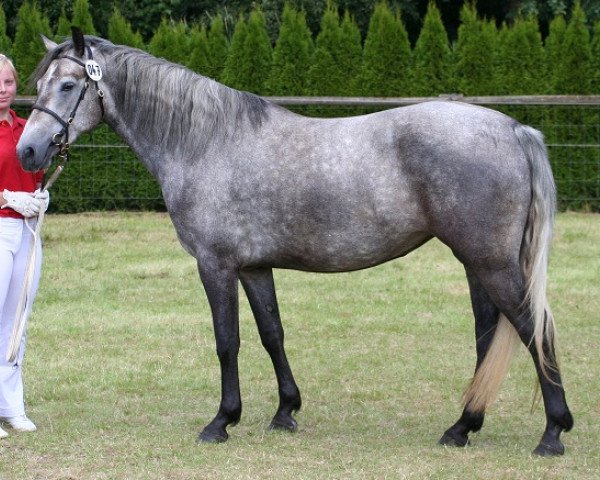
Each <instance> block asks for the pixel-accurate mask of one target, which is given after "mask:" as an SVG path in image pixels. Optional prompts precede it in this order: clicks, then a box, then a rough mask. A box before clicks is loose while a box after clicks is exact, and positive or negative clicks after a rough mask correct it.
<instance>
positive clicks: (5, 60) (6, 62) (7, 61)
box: [0, 53, 19, 83]
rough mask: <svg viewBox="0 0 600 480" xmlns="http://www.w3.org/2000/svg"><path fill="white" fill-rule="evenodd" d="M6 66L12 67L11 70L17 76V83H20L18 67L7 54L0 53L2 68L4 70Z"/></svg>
mask: <svg viewBox="0 0 600 480" xmlns="http://www.w3.org/2000/svg"><path fill="white" fill-rule="evenodd" d="M4 67H8V68H10V71H11V72H12V73H13V75H14V77H15V81H16V82H17V83H19V75H18V74H17V69H16V68H15V66H14V65H13V62H12V61H11V59H10V58H8V57H7V56H6V55H4V54H3V53H0V70H2V69H3V68H4Z"/></svg>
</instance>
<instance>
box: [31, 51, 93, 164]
mask: <svg viewBox="0 0 600 480" xmlns="http://www.w3.org/2000/svg"><path fill="white" fill-rule="evenodd" d="M85 48H86V50H87V57H88V62H85V63H84V62H82V61H81V60H79V59H78V58H75V57H72V56H71V55H63V56H61V57H57V58H56V60H59V59H61V58H67V59H69V60H71V61H73V62H75V63H77V64H78V65H81V66H82V67H83V68H84V69H85V72H86V74H87V76H88V78H89V79H91V80H92V81H93V82H94V85H95V87H96V93H97V94H98V98H99V99H100V110H101V111H102V117H104V102H103V99H104V92H103V91H102V89H100V87H99V86H98V80H100V78H101V77H102V75H101V74H100V75H99V76H98V75H96V74H95V72H94V71H93V68H94V67H93V66H90V63H91V62H93V58H92V50H91V48H90V47H89V46H87V45H86V46H85ZM93 64H95V62H93ZM95 65H96V67H97V64H95ZM98 68H99V67H98ZM90 69H91V70H90ZM89 86H90V82H89V80H86V81H85V83H84V84H83V87H82V88H81V92H80V93H79V98H78V99H77V102H76V103H75V107H74V108H73V110H72V111H71V113H70V114H69V118H68V119H67V120H63V119H62V118H61V117H60V116H59V115H58V114H57V113H56V112H54V111H52V110H50V109H49V108H46V107H42V106H41V105H38V104H37V103H36V104H34V105H33V106H32V107H31V109H32V110H40V111H42V112H45V113H47V114H48V115H51V116H53V117H54V118H55V119H56V120H57V121H58V123H60V124H61V125H62V127H63V128H62V130H61V131H60V132H56V133H55V134H54V135H52V142H51V145H55V146H57V147H59V149H60V153H59V155H61V156H63V157H65V158H66V156H67V154H68V152H69V126H70V125H71V124H72V123H73V120H74V119H75V114H76V113H77V109H78V108H79V105H80V104H81V101H82V100H83V98H84V97H85V94H86V92H87V90H88V88H89Z"/></svg>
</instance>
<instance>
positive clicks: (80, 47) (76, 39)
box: [71, 27, 85, 57]
mask: <svg viewBox="0 0 600 480" xmlns="http://www.w3.org/2000/svg"><path fill="white" fill-rule="evenodd" d="M71 33H72V34H73V45H74V47H75V53H77V55H78V56H79V57H83V54H84V53H85V40H84V38H83V32H82V31H81V29H80V28H79V27H71Z"/></svg>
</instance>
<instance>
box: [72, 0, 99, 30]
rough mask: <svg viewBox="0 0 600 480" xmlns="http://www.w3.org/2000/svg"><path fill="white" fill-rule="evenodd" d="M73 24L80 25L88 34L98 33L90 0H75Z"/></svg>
mask: <svg viewBox="0 0 600 480" xmlns="http://www.w3.org/2000/svg"><path fill="white" fill-rule="evenodd" d="M71 24H72V25H74V26H77V27H79V28H80V29H81V31H82V32H83V33H84V34H86V35H96V29H95V28H94V22H93V20H92V15H91V14H90V5H89V3H88V0H75V3H73V18H72V19H71Z"/></svg>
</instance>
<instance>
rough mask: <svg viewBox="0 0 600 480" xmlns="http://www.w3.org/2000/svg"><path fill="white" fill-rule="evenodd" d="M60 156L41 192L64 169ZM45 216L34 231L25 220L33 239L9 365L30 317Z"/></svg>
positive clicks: (8, 360)
mask: <svg viewBox="0 0 600 480" xmlns="http://www.w3.org/2000/svg"><path fill="white" fill-rule="evenodd" d="M61 156H62V158H63V162H62V163H61V164H60V165H58V166H57V167H56V169H55V170H54V172H53V173H52V175H51V176H50V178H49V179H48V181H47V182H46V184H45V185H44V186H43V187H42V191H45V190H48V189H49V188H50V187H51V186H52V184H53V183H54V182H55V181H56V179H57V178H58V176H59V175H60V174H61V172H62V171H63V169H64V168H65V163H66V161H67V159H68V151H65V152H64V153H63V154H62V155H61ZM45 215H46V212H45V211H41V212H40V214H39V215H38V217H37V224H36V225H35V229H34V228H32V227H31V226H30V225H29V221H28V219H27V218H26V219H25V226H26V227H27V229H28V230H29V231H30V232H31V234H32V236H33V239H32V242H31V244H30V245H29V253H28V255H27V267H26V268H25V277H24V278H23V284H22V286H21V293H20V294H19V303H18V304H17V310H16V317H15V322H14V324H13V331H12V335H11V337H10V343H9V345H8V349H7V351H6V361H7V362H9V363H14V362H15V361H16V359H17V355H18V354H19V349H20V347H21V341H22V340H23V334H24V333H25V329H26V327H27V323H28V322H29V316H30V315H31V307H32V305H33V286H34V283H35V282H34V277H35V265H36V263H37V252H38V243H39V239H40V232H41V231H42V224H43V223H44V217H45Z"/></svg>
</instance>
